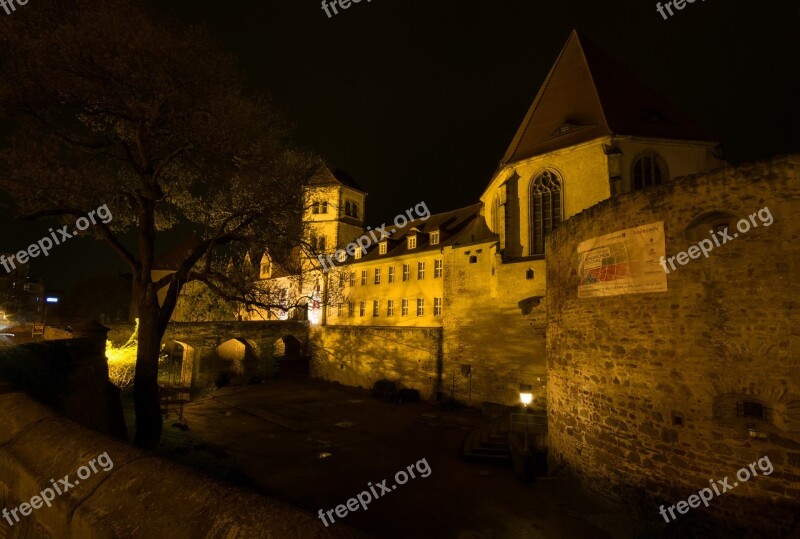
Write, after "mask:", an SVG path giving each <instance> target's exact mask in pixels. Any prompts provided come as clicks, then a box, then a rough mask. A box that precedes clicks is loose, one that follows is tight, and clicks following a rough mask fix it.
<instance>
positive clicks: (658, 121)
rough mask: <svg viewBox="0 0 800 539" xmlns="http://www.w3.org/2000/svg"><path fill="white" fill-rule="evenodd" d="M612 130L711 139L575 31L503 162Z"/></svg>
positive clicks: (679, 137)
mask: <svg viewBox="0 0 800 539" xmlns="http://www.w3.org/2000/svg"><path fill="white" fill-rule="evenodd" d="M612 134H616V135H633V136H642V137H654V138H666V139H677V140H694V141H714V140H715V139H714V137H712V136H711V135H710V134H709V133H708V132H706V131H705V130H704V129H703V128H702V127H700V126H699V125H697V124H695V123H694V121H692V120H691V119H690V118H689V117H688V116H686V115H685V114H683V113H682V112H680V111H679V110H677V109H676V108H675V107H674V106H672V105H671V104H670V103H669V102H668V101H666V100H665V99H664V98H662V97H661V96H659V95H658V94H656V93H655V92H654V91H653V90H651V89H650V88H648V87H647V86H645V85H644V84H643V83H642V82H640V81H639V80H638V79H637V78H636V77H634V76H633V75H631V74H630V73H629V72H628V71H627V70H626V69H625V68H624V67H622V66H621V65H619V64H618V63H617V62H616V61H614V60H613V59H612V58H611V57H609V56H608V55H607V54H605V53H604V52H603V51H601V50H600V49H598V48H597V47H595V46H594V45H593V44H591V43H590V42H589V41H587V40H586V39H585V38H582V37H580V36H578V32H577V31H576V30H573V31H572V32H571V33H570V36H569V38H568V39H567V43H566V44H565V45H564V48H563V49H562V50H561V53H560V54H559V56H558V58H557V59H556V62H555V64H553V67H552V68H551V69H550V73H549V74H548V75H547V78H546V79H545V81H544V83H543V84H542V87H541V88H540V89H539V93H538V94H537V95H536V99H535V100H534V101H533V105H531V107H530V109H529V110H528V113H527V114H526V115H525V119H524V120H523V122H522V125H521V126H520V127H519V129H518V130H517V133H516V135H514V138H513V140H512V141H511V145H510V146H509V147H508V150H507V151H506V153H505V155H504V156H503V160H502V162H501V165H505V164H507V163H512V162H515V161H519V160H521V159H526V158H528V157H532V156H534V155H539V154H542V153H547V152H551V151H554V150H558V149H560V148H565V147H568V146H572V145H575V144H580V143H581V142H586V141H589V140H592V139H594V138H597V137H601V136H605V135H612Z"/></svg>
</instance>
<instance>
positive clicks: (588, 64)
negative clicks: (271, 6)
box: [261, 31, 725, 403]
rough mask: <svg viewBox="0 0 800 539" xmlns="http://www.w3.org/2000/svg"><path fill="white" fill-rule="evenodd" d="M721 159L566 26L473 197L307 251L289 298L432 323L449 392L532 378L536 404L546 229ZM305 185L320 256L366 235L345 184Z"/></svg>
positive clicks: (388, 319) (340, 315)
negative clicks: (312, 253) (325, 265)
mask: <svg viewBox="0 0 800 539" xmlns="http://www.w3.org/2000/svg"><path fill="white" fill-rule="evenodd" d="M724 164H725V163H724V161H722V159H721V158H720V157H719V149H718V144H717V142H716V141H715V140H714V138H713V137H712V136H711V135H709V134H708V133H707V132H706V131H705V130H704V129H702V128H701V127H699V126H697V125H696V124H695V123H694V122H692V120H690V119H689V118H688V117H686V116H685V115H684V114H682V113H681V112H680V111H678V110H677V109H675V108H674V107H673V106H672V105H670V104H669V103H668V102H667V101H666V100H664V99H663V98H661V97H659V96H658V95H657V94H656V93H655V92H653V91H652V90H650V89H648V88H646V87H645V86H644V85H643V84H642V83H641V82H639V81H638V80H637V79H636V78H635V77H633V76H632V75H630V74H629V73H628V72H627V71H626V70H625V69H624V68H622V67H621V66H620V65H618V64H617V63H616V62H615V61H614V60H612V59H611V58H609V57H608V56H607V55H605V54H604V53H603V52H601V51H600V50H598V49H597V48H596V47H595V46H593V45H592V44H591V43H589V42H587V41H586V40H585V39H583V38H582V37H580V36H579V35H578V33H577V32H575V31H573V32H572V33H571V35H570V36H569V38H568V40H567V42H566V44H565V46H564V48H563V50H562V51H561V53H560V54H559V56H558V58H557V59H556V62H555V64H554V65H553V67H552V69H551V70H550V72H549V74H548V75H547V77H546V79H545V80H544V82H543V84H542V86H541V88H540V89H539V92H538V93H537V95H536V97H535V99H534V101H533V104H532V105H531V107H530V109H529V110H528V112H527V114H526V115H525V117H524V119H523V121H522V124H521V125H520V127H519V129H518V130H517V132H516V134H515V135H514V137H513V138H512V140H511V143H510V145H509V147H508V150H507V151H506V153H505V155H503V156H502V159H501V161H500V165H499V167H498V169H497V171H496V172H495V174H494V176H493V177H492V179H491V180H490V182H489V185H488V186H487V188H486V190H485V191H484V192H483V194H482V195H481V197H480V203H478V204H475V205H473V206H469V207H466V208H461V209H457V210H454V211H449V212H445V213H440V214H436V215H430V216H429V217H428V218H426V219H424V220H423V219H422V218H417V219H414V220H412V221H410V222H408V223H407V224H406V225H404V226H403V227H396V229H394V231H392V232H391V233H389V234H387V235H386V236H385V237H381V238H375V239H378V240H379V241H372V242H370V245H369V247H368V248H366V249H364V250H360V249H359V250H358V251H357V252H355V253H354V256H350V255H349V254H348V255H347V256H346V257H344V258H343V259H342V260H336V257H335V256H333V257H332V258H330V259H329V261H334V262H336V265H335V267H333V268H331V269H330V270H326V271H322V268H321V265H320V264H319V263H318V262H317V263H313V261H311V260H309V261H308V262H307V264H306V266H305V268H304V272H308V274H309V276H308V277H306V278H304V279H303V284H302V286H301V287H299V288H300V290H295V291H294V292H292V296H293V297H294V298H296V297H300V296H305V297H308V298H309V303H308V305H309V308H308V318H309V319H311V320H312V322H313V323H314V324H319V325H326V326H370V327H384V328H389V327H401V328H403V327H416V328H437V329H440V330H441V350H440V351H439V354H440V355H441V358H440V359H439V361H440V362H441V363H442V365H443V366H440V370H441V369H443V370H445V371H446V370H447V369H448V368H450V369H452V370H453V371H454V372H453V373H452V376H449V377H448V373H441V372H440V373H439V376H441V377H443V378H448V379H451V383H450V384H449V385H450V386H451V389H452V391H453V392H456V391H457V390H458V388H460V387H461V386H462V385H463V384H466V383H467V382H468V383H469V384H470V388H471V389H470V391H471V392H472V393H474V394H475V395H476V396H478V397H479V398H481V399H483V400H488V401H493V402H506V403H510V402H513V401H514V400H515V399H517V397H518V386H519V384H525V383H533V384H537V383H538V384H539V388H540V391H539V392H538V394H537V397H538V399H539V401H538V402H543V400H544V384H545V382H546V378H547V368H546V360H545V357H546V352H545V350H546V346H545V344H546V339H545V331H546V322H547V321H546V305H545V303H546V302H545V296H546V292H545V284H546V283H545V274H546V268H545V264H546V262H545V238H546V237H547V236H548V234H549V233H550V232H552V231H553V230H555V229H556V228H557V227H558V226H559V225H560V224H561V223H563V222H564V221H565V220H568V219H570V218H571V217H572V216H574V215H576V214H578V213H580V212H581V211H583V210H585V209H587V208H589V207H591V206H593V205H595V204H597V203H599V202H601V201H603V200H606V199H609V198H611V197H615V196H618V195H621V194H624V193H627V192H631V191H636V190H646V189H648V188H650V187H655V186H658V185H661V184H664V183H666V182H669V181H670V180H671V179H673V178H675V177H677V176H683V175H687V174H694V173H698V172H703V171H707V170H711V169H714V168H717V167H720V166H722V165H724ZM309 189H310V191H311V195H310V198H311V200H313V203H312V204H311V205H310V209H309V210H308V215H307V216H306V221H307V223H308V228H309V238H308V241H309V243H310V244H311V245H312V247H314V248H316V251H317V252H318V253H322V254H323V257H322V259H323V260H324V259H325V256H328V255H333V254H334V253H336V252H337V251H338V250H341V249H344V248H345V247H346V245H347V244H349V243H351V242H353V241H355V240H356V239H357V238H358V237H360V236H362V235H364V234H366V232H367V231H365V229H364V228H363V210H364V203H365V198H366V195H365V193H364V192H363V191H362V190H360V189H359V188H358V187H357V186H356V185H355V184H354V183H353V182H352V180H350V179H349V178H346V177H337V176H336V175H335V174H333V173H331V172H328V171H325V173H323V174H321V175H320V177H319V178H317V179H315V181H314V182H312V184H311V186H310V187H309ZM398 213H402V212H398ZM420 217H422V216H420ZM339 253H340V255H341V253H342V252H341V251H339ZM268 267H270V261H269V260H268V259H265V260H264V261H262V272H261V275H262V278H270V274H269V272H265V271H264V268H268ZM284 279H286V277H284ZM297 288H298V287H297V285H295V289H297ZM455 371H457V372H455ZM462 372H469V379H468V380H467V379H465V378H464V377H463V376H461V374H460V373H462ZM323 376H324V374H323Z"/></svg>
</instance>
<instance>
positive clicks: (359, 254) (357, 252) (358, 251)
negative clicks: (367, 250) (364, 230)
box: [356, 247, 364, 260]
mask: <svg viewBox="0 0 800 539" xmlns="http://www.w3.org/2000/svg"><path fill="white" fill-rule="evenodd" d="M363 254H364V251H362V250H361V247H359V248H358V249H356V260H358V259H359V258H361V255H363Z"/></svg>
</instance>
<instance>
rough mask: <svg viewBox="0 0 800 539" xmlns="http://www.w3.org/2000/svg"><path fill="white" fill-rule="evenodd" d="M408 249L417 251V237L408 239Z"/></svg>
mask: <svg viewBox="0 0 800 539" xmlns="http://www.w3.org/2000/svg"><path fill="white" fill-rule="evenodd" d="M408 248H409V249H416V248H417V237H416V236H409V237H408Z"/></svg>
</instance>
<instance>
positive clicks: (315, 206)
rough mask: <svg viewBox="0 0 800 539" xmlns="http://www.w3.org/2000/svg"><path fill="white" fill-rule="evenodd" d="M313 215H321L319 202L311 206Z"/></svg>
mask: <svg viewBox="0 0 800 539" xmlns="http://www.w3.org/2000/svg"><path fill="white" fill-rule="evenodd" d="M311 213H313V214H317V213H319V202H314V203H312V204H311Z"/></svg>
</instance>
